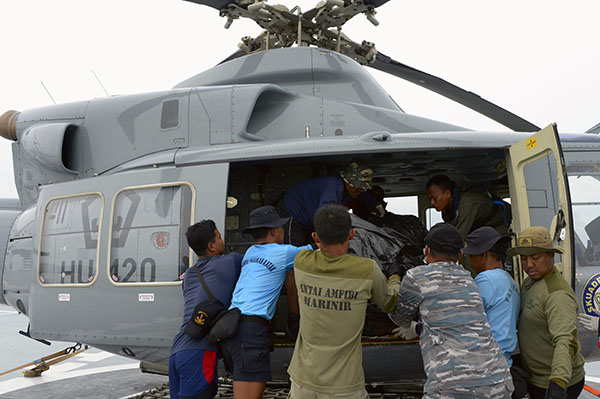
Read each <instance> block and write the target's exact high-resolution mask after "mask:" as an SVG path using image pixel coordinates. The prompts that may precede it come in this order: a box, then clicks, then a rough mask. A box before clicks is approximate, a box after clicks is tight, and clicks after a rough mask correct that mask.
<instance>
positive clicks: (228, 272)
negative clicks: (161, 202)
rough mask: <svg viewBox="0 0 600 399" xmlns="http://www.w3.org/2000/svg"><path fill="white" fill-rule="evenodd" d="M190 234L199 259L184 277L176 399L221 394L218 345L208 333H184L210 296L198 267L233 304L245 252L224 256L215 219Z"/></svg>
mask: <svg viewBox="0 0 600 399" xmlns="http://www.w3.org/2000/svg"><path fill="white" fill-rule="evenodd" d="M186 236H187V240H188V245H189V246H190V247H191V248H192V249H193V250H194V252H195V253H196V255H198V262H196V264H195V265H194V266H192V267H190V268H188V270H187V271H186V272H185V274H184V276H183V283H182V285H181V287H182V289H183V298H184V301H185V303H184V311H183V324H182V325H181V328H180V330H179V333H177V335H175V338H174V339H173V345H172V347H171V355H170V357H169V390H170V393H171V398H172V399H179V398H182V399H183V398H192V397H193V398H199V399H209V398H212V397H214V396H215V395H216V393H217V353H218V348H217V347H216V346H214V345H210V344H209V343H208V335H207V336H206V337H204V338H202V339H199V340H196V339H194V338H192V337H190V336H189V335H187V334H185V333H184V330H185V327H186V325H187V323H188V321H189V320H190V318H191V317H192V313H193V311H194V308H195V307H196V305H197V304H199V303H200V302H203V301H205V300H207V299H209V297H208V294H207V293H206V292H205V290H204V288H203V287H202V284H201V283H200V281H199V279H198V275H197V274H196V272H195V270H194V269H193V268H194V267H197V268H198V270H199V271H200V274H201V275H202V278H203V279H204V280H205V282H206V285H207V286H208V287H210V290H211V293H212V294H213V295H214V297H215V299H217V300H219V301H220V302H221V303H222V304H223V305H225V307H229V305H230V303H231V293H232V292H233V288H234V286H235V283H236V281H237V278H238V276H239V275H240V268H241V260H242V255H240V254H238V253H236V252H232V253H230V254H227V255H223V253H224V251H225V245H224V242H223V238H222V237H221V233H220V232H219V230H218V229H217V227H216V226H215V222H213V221H212V220H202V221H200V222H198V223H196V224H194V225H193V226H190V227H189V228H188V230H187V232H186Z"/></svg>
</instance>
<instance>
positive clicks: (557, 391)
mask: <svg viewBox="0 0 600 399" xmlns="http://www.w3.org/2000/svg"><path fill="white" fill-rule="evenodd" d="M545 399H567V390H566V389H564V388H563V387H561V386H560V385H558V384H557V383H556V382H554V381H550V384H549V385H548V389H547V390H546V397H545Z"/></svg>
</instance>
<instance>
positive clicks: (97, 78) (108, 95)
mask: <svg viewBox="0 0 600 399" xmlns="http://www.w3.org/2000/svg"><path fill="white" fill-rule="evenodd" d="M92 73H93V74H94V76H95V77H96V80H97V81H98V84H99V85H100V87H102V90H104V92H105V93H106V97H110V94H108V92H107V91H106V89H105V88H104V85H103V84H102V82H101V81H100V78H99V77H98V75H96V72H94V70H93V69H92Z"/></svg>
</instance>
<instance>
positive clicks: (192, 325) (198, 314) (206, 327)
mask: <svg viewBox="0 0 600 399" xmlns="http://www.w3.org/2000/svg"><path fill="white" fill-rule="evenodd" d="M193 267H194V271H195V272H196V274H197V275H198V280H200V283H201V284H202V287H203V288H204V291H205V292H206V294H207V295H208V297H209V299H207V300H206V301H202V302H200V303H199V304H197V305H196V307H195V308H194V312H193V313H192V317H191V318H190V320H189V321H188V323H187V325H186V326H185V330H183V332H184V333H186V334H187V335H189V336H190V337H192V338H194V339H202V338H204V337H205V336H206V335H207V334H208V333H209V332H210V329H211V328H212V327H213V326H214V325H215V323H216V322H217V321H218V320H219V319H220V318H221V317H222V316H223V315H225V313H227V309H226V308H225V305H223V304H222V303H221V302H220V301H219V300H218V299H215V297H214V296H213V294H212V292H211V291H210V289H209V288H208V286H207V285H206V282H205V281H204V278H203V277H202V274H200V271H199V270H198V267H197V266H193Z"/></svg>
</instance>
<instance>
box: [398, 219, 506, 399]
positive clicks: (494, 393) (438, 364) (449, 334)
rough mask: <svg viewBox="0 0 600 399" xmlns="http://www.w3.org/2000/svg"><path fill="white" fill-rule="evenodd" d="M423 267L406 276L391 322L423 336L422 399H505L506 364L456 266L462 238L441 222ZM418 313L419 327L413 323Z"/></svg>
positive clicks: (465, 275) (474, 292) (472, 288)
mask: <svg viewBox="0 0 600 399" xmlns="http://www.w3.org/2000/svg"><path fill="white" fill-rule="evenodd" d="M425 244H426V245H425V257H426V262H427V263H428V264H427V265H423V266H417V267H415V268H412V269H410V270H408V271H407V272H406V276H405V277H404V279H403V280H402V284H401V286H400V294H399V296H398V304H397V306H396V311H395V312H394V313H392V314H390V318H391V319H392V321H393V322H394V323H396V324H397V325H399V326H400V327H401V328H400V329H399V330H400V335H402V336H404V337H405V338H409V339H410V338H416V336H417V335H418V334H420V335H421V341H420V345H421V353H422V355H423V363H424V366H425V373H426V374H427V382H426V383H425V389H424V391H425V395H424V396H423V398H424V399H442V398H481V399H484V398H485V399H488V398H491V399H508V398H510V397H511V393H512V391H513V384H512V378H511V375H510V371H509V369H508V364H507V363H506V359H505V358H504V356H503V355H502V351H501V350H500V348H499V347H498V344H497V343H496V341H495V340H494V339H493V337H492V331H491V329H490V325H489V324H488V321H487V318H486V315H485V311H484V309H483V305H482V302H481V294H480V293H479V290H478V289H477V285H475V282H474V281H473V279H472V278H471V276H470V275H469V272H467V271H466V270H464V269H463V268H462V266H460V265H459V264H458V263H457V261H458V258H459V257H460V256H461V255H462V250H461V248H462V244H463V239H462V237H461V235H460V233H459V232H458V230H457V229H456V228H455V227H453V226H451V225H449V224H447V223H439V224H437V225H435V226H434V227H432V228H431V230H430V231H429V233H428V234H427V236H426V237H425ZM417 311H420V314H421V316H420V319H421V322H419V323H417V322H415V321H412V320H413V316H414V315H415V314H416V313H417Z"/></svg>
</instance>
